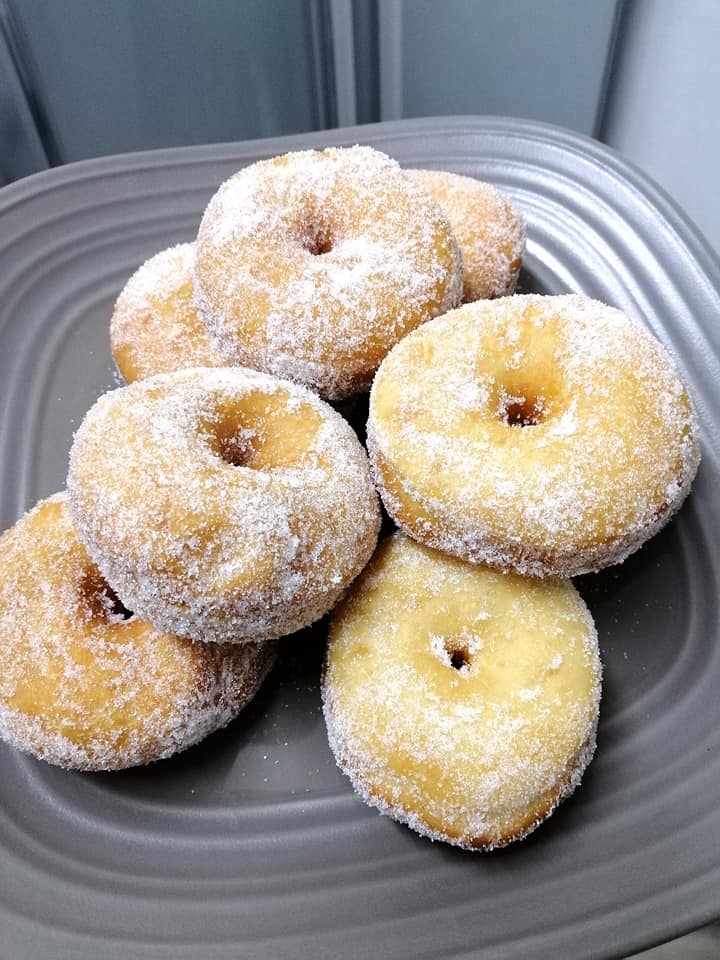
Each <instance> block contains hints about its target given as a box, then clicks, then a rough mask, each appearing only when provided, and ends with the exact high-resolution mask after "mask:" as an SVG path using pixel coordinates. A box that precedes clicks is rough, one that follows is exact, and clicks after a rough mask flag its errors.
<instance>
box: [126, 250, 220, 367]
mask: <svg viewBox="0 0 720 960" xmlns="http://www.w3.org/2000/svg"><path fill="white" fill-rule="evenodd" d="M194 263H195V244H194V243H181V244H178V245H177V246H175V247H169V248H168V249H167V250H161V251H160V253H156V254H155V256H154V257H151V258H150V259H149V260H146V261H145V263H144V264H143V265H142V266H141V267H139V268H138V269H137V270H136V271H135V273H134V274H133V275H132V277H130V279H129V280H128V282H127V283H126V284H125V286H124V287H123V289H122V290H121V292H120V296H119V297H118V299H117V302H116V303H115V310H114V311H113V315H112V320H111V321H110V346H111V348H112V352H113V357H114V358H115V363H116V364H117V368H118V370H119V371H120V373H121V375H122V377H123V378H124V380H125V381H126V382H127V383H132V382H133V380H143V379H144V378H145V377H152V376H153V375H154V374H156V373H167V372H169V371H171V370H182V369H185V368H186V367H224V366H227V363H226V362H225V360H224V359H223V357H222V356H221V355H220V352H219V350H218V349H217V348H216V347H215V345H214V344H213V342H212V340H211V338H210V334H209V333H208V331H207V328H206V326H205V324H204V323H203V322H202V320H201V319H200V318H199V316H198V312H197V308H196V306H195V298H194V294H193V268H194Z"/></svg>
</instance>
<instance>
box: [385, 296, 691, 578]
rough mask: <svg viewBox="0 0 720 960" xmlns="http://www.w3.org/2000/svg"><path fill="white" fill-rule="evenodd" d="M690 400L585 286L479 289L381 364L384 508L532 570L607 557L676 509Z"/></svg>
mask: <svg viewBox="0 0 720 960" xmlns="http://www.w3.org/2000/svg"><path fill="white" fill-rule="evenodd" d="M697 432H698V429H697V422H696V418H695V413H694V410H693V406H692V403H691V400H690V397H689V395H688V392H687V390H686V388H685V387H684V385H683V383H682V380H681V379H680V376H679V374H678V372H677V370H676V368H675V365H674V363H673V360H672V359H671V357H670V356H669V354H668V353H667V352H666V351H665V349H664V348H663V347H662V346H661V345H660V344H659V343H658V342H657V340H655V339H654V338H653V336H652V335H651V334H650V333H649V332H648V330H647V329H646V328H645V327H644V326H643V325H642V324H641V323H640V322H638V321H636V320H633V319H631V318H629V317H628V316H626V315H624V314H623V313H621V312H620V311H619V310H615V309H613V308H611V307H608V306H605V305H604V304H602V303H599V302H597V301H594V300H590V299H588V298H586V297H581V296H572V295H568V296H557V297H542V296H538V295H527V296H513V297H506V298H503V299H500V300H492V301H477V302H476V303H473V304H467V305H466V306H464V307H461V308H460V309H458V310H456V311H453V312H451V313H448V314H447V315H446V316H444V317H440V318H438V319H437V320H433V321H432V322H431V323H430V324H427V325H425V326H424V327H423V328H421V329H420V330H417V331H415V332H414V333H412V334H410V336H409V337H407V338H406V339H405V340H403V341H402V342H401V343H399V344H398V345H397V346H396V347H395V348H394V350H393V351H392V352H391V353H390V354H389V356H388V357H387V358H386V360H385V361H384V362H383V364H382V366H381V367H380V369H379V370H378V373H377V377H376V379H375V382H374V384H373V388H372V392H371V396H370V413H369V420H368V450H369V452H370V455H371V461H372V464H373V470H374V473H375V477H376V481H377V484H378V487H379V489H380V493H381V496H382V499H383V502H384V504H385V507H386V508H387V510H388V512H389V513H390V514H391V516H392V517H393V518H394V519H395V520H396V522H397V523H398V524H399V526H400V527H402V528H403V529H404V530H405V531H406V532H408V533H409V534H410V535H411V536H413V537H415V538H416V539H417V540H420V541H421V542H423V543H426V544H428V545H429V546H432V547H436V548H438V549H440V550H444V551H446V552H447V553H450V554H453V555H454V556H457V557H460V558H463V559H466V560H469V561H472V562H474V563H485V564H488V565H490V566H492V567H496V568H499V569H502V570H505V569H514V570H517V571H518V572H519V573H522V574H529V575H533V576H540V577H542V576H549V575H551V576H563V577H571V576H575V575H577V574H580V573H587V572H590V571H596V570H599V569H600V568H601V567H604V566H607V565H609V564H613V563H619V562H620V561H622V560H624V559H625V558H626V557H627V556H628V555H629V554H631V553H632V552H633V551H635V550H637V549H638V548H639V547H640V546H641V544H642V543H644V542H645V541H646V540H647V539H648V538H649V537H651V536H652V535H653V534H654V533H656V532H657V531H658V530H659V529H660V528H661V527H662V526H663V524H665V523H666V522H667V520H668V519H669V518H670V517H671V516H672V514H674V513H675V511H676V510H678V508H679V507H680V505H681V503H682V502H683V500H684V499H685V497H686V495H687V494H688V492H689V490H690V485H691V483H692V480H693V477H694V475H695V472H696V470H697V466H698V462H699V455H700V454H699V445H698V439H697Z"/></svg>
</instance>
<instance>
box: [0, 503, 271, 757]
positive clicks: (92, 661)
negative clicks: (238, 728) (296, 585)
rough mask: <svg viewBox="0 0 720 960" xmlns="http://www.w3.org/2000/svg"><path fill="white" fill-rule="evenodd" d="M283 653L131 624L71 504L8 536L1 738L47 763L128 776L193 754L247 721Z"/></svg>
mask: <svg viewBox="0 0 720 960" xmlns="http://www.w3.org/2000/svg"><path fill="white" fill-rule="evenodd" d="M275 653H276V644H275V643H272V642H271V643H264V644H242V645H236V644H203V643H196V642H193V641H191V640H182V639H180V638H179V637H175V636H171V635H170V634H167V633H162V632H161V631H159V630H156V629H155V628H154V627H151V626H150V625H149V624H147V623H144V622H143V621H142V620H140V619H139V618H138V617H136V616H134V615H132V614H130V612H129V611H127V610H126V609H125V608H124V607H123V606H122V605H121V604H120V603H119V602H118V600H117V598H116V597H115V595H114V593H113V591H112V590H111V589H110V587H109V586H108V585H107V583H106V581H105V580H104V579H103V578H102V576H101V574H100V572H99V571H98V569H97V567H96V566H95V565H94V564H93V563H92V561H91V560H90V558H89V557H88V555H87V552H86V551H85V549H84V547H83V546H82V544H81V543H80V541H79V539H78V537H77V533H76V531H75V528H74V525H73V523H72V520H71V518H70V514H69V511H68V509H67V504H66V498H65V495H64V494H58V495H56V496H54V497H50V498H49V499H48V500H43V501H42V502H40V503H39V504H38V505H37V506H36V507H35V508H34V509H33V510H31V511H30V512H29V513H28V514H26V515H25V516H24V517H23V518H22V519H21V520H19V521H18V522H17V523H16V524H15V526H14V527H12V528H11V529H10V530H8V531H6V533H5V534H3V536H2V537H0V661H1V663H2V667H1V668H0V737H2V739H3V740H6V741H7V742H8V743H10V744H12V745H13V746H14V747H17V748H18V749H20V750H23V751H25V752H27V753H31V754H33V755H34V756H36V757H40V758H41V759H43V760H47V761H49V762H50V763H55V764H59V765H60V766H63V767H70V768H73V769H75V770H119V769H122V768H124V767H131V766H135V765H136V764H142V763H148V762H149V761H151V760H159V759H161V758H163V757H169V756H170V755H171V754H174V753H177V752H178V751H179V750H184V749H185V748H186V747H189V746H191V745H192V744H194V743H197V742H198V741H199V740H201V739H202V738H203V737H205V736H206V735H207V734H209V733H212V732H213V731H214V730H218V729H220V728H221V727H224V726H225V725H226V724H227V723H229V722H230V720H232V719H233V718H234V717H235V716H236V715H237V714H238V713H239V711H240V710H241V709H242V708H243V707H244V706H245V705H246V704H247V703H248V702H249V701H250V700H251V699H252V697H253V696H254V695H255V692H256V691H257V689H258V688H259V686H260V684H261V682H262V680H263V679H264V677H265V676H266V674H267V673H268V671H269V670H270V668H271V666H272V664H273V662H274V659H275Z"/></svg>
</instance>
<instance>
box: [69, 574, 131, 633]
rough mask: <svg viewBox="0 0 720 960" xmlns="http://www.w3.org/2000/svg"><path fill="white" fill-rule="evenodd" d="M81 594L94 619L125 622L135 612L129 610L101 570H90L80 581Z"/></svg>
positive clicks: (105, 621)
mask: <svg viewBox="0 0 720 960" xmlns="http://www.w3.org/2000/svg"><path fill="white" fill-rule="evenodd" d="M80 596H81V598H82V600H83V602H84V604H85V606H86V607H87V609H88V610H89V611H90V616H91V617H92V619H93V620H98V621H100V622H102V623H108V624H112V623H125V622H127V621H128V620H132V618H133V617H134V616H135V614H134V613H133V612H132V610H128V608H127V607H126V606H125V604H124V603H123V602H122V600H121V599H120V598H119V597H118V595H117V594H116V593H115V591H114V590H113V588H112V587H111V586H110V584H109V583H108V582H107V581H106V580H105V579H104V577H103V576H102V575H101V573H100V571H99V570H97V569H95V568H93V569H91V570H88V571H87V572H86V573H85V575H84V577H83V578H82V580H81V582H80Z"/></svg>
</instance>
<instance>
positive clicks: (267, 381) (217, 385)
mask: <svg viewBox="0 0 720 960" xmlns="http://www.w3.org/2000/svg"><path fill="white" fill-rule="evenodd" d="M68 495H69V503H70V508H71V511H72V514H73V517H74V519H75V522H76V524H77V527H78V531H79V533H80V536H81V539H82V540H83V542H84V543H85V545H86V546H87V548H88V551H89V553H90V555H91V557H92V558H93V560H94V561H95V563H97V565H98V567H99V569H100V570H101V572H102V574H103V576H104V577H105V578H106V579H107V580H108V582H109V583H112V585H113V588H114V589H115V591H116V593H117V595H118V596H119V597H120V599H121V600H122V602H123V603H124V604H125V606H126V607H128V609H130V610H133V611H135V613H137V614H138V616H141V617H142V618H143V619H144V620H147V621H148V622H150V623H152V624H154V625H155V626H156V627H158V628H159V629H161V630H167V631H168V632H170V633H174V634H177V635H178V636H183V637H191V638H193V639H197V640H214V641H226V642H238V641H248V640H261V639H271V638H274V637H279V636H282V635H283V634H287V633H292V632H294V631H295V630H299V629H300V628H301V627H304V626H307V625H308V624H310V623H312V622H313V621H314V620H316V619H317V618H318V617H321V616H322V615H323V614H325V613H326V612H327V611H328V610H329V609H330V607H331V606H332V605H333V604H334V602H335V601H336V599H337V598H338V597H339V595H340V594H341V593H342V591H343V590H344V589H345V588H346V587H347V586H348V584H349V583H350V581H351V580H352V579H354V577H355V576H356V575H357V574H358V573H359V572H360V571H361V570H362V568H363V567H364V566H365V564H366V563H367V561H368V559H369V558H370V556H371V554H372V551H373V549H374V546H375V543H376V540H377V534H378V529H379V523H380V507H379V503H378V499H377V494H376V493H375V489H374V487H373V484H372V479H371V477H370V472H369V465H368V462H367V456H366V454H365V451H364V449H363V448H362V447H361V445H360V442H359V441H358V439H357V437H356V435H355V434H354V433H353V431H352V429H351V427H350V426H349V425H348V424H347V423H346V422H345V421H344V420H343V419H342V417H341V416H340V415H339V414H337V413H336V412H335V411H334V410H332V408H330V407H329V406H328V405H327V404H326V403H324V402H323V401H322V400H320V398H319V397H317V396H316V395H315V394H313V393H312V392H310V391H309V390H307V389H306V388H304V387H301V386H299V385H297V384H293V383H290V382H287V381H281V380H278V379H277V378H275V377H271V376H268V375H267V374H261V373H257V372H255V371H252V370H246V369H243V368H240V367H236V368H227V369H220V368H216V369H210V368H205V369H202V368H197V369H193V370H181V371H176V372H174V373H165V374H159V375H158V376H156V377H150V378H148V379H146V380H140V381H136V382H135V383H133V384H130V385H129V386H127V387H122V388H120V389H118V390H114V391H110V392H109V393H107V394H105V395H104V396H102V397H101V398H100V399H99V400H98V401H97V402H96V403H95V405H94V406H93V407H92V408H91V409H90V411H89V412H88V413H87V415H86V417H85V419H84V421H83V423H82V424H81V426H80V428H79V430H78V431H77V434H76V436H75V440H74V442H73V446H72V449H71V452H70V467H69V472H68Z"/></svg>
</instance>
